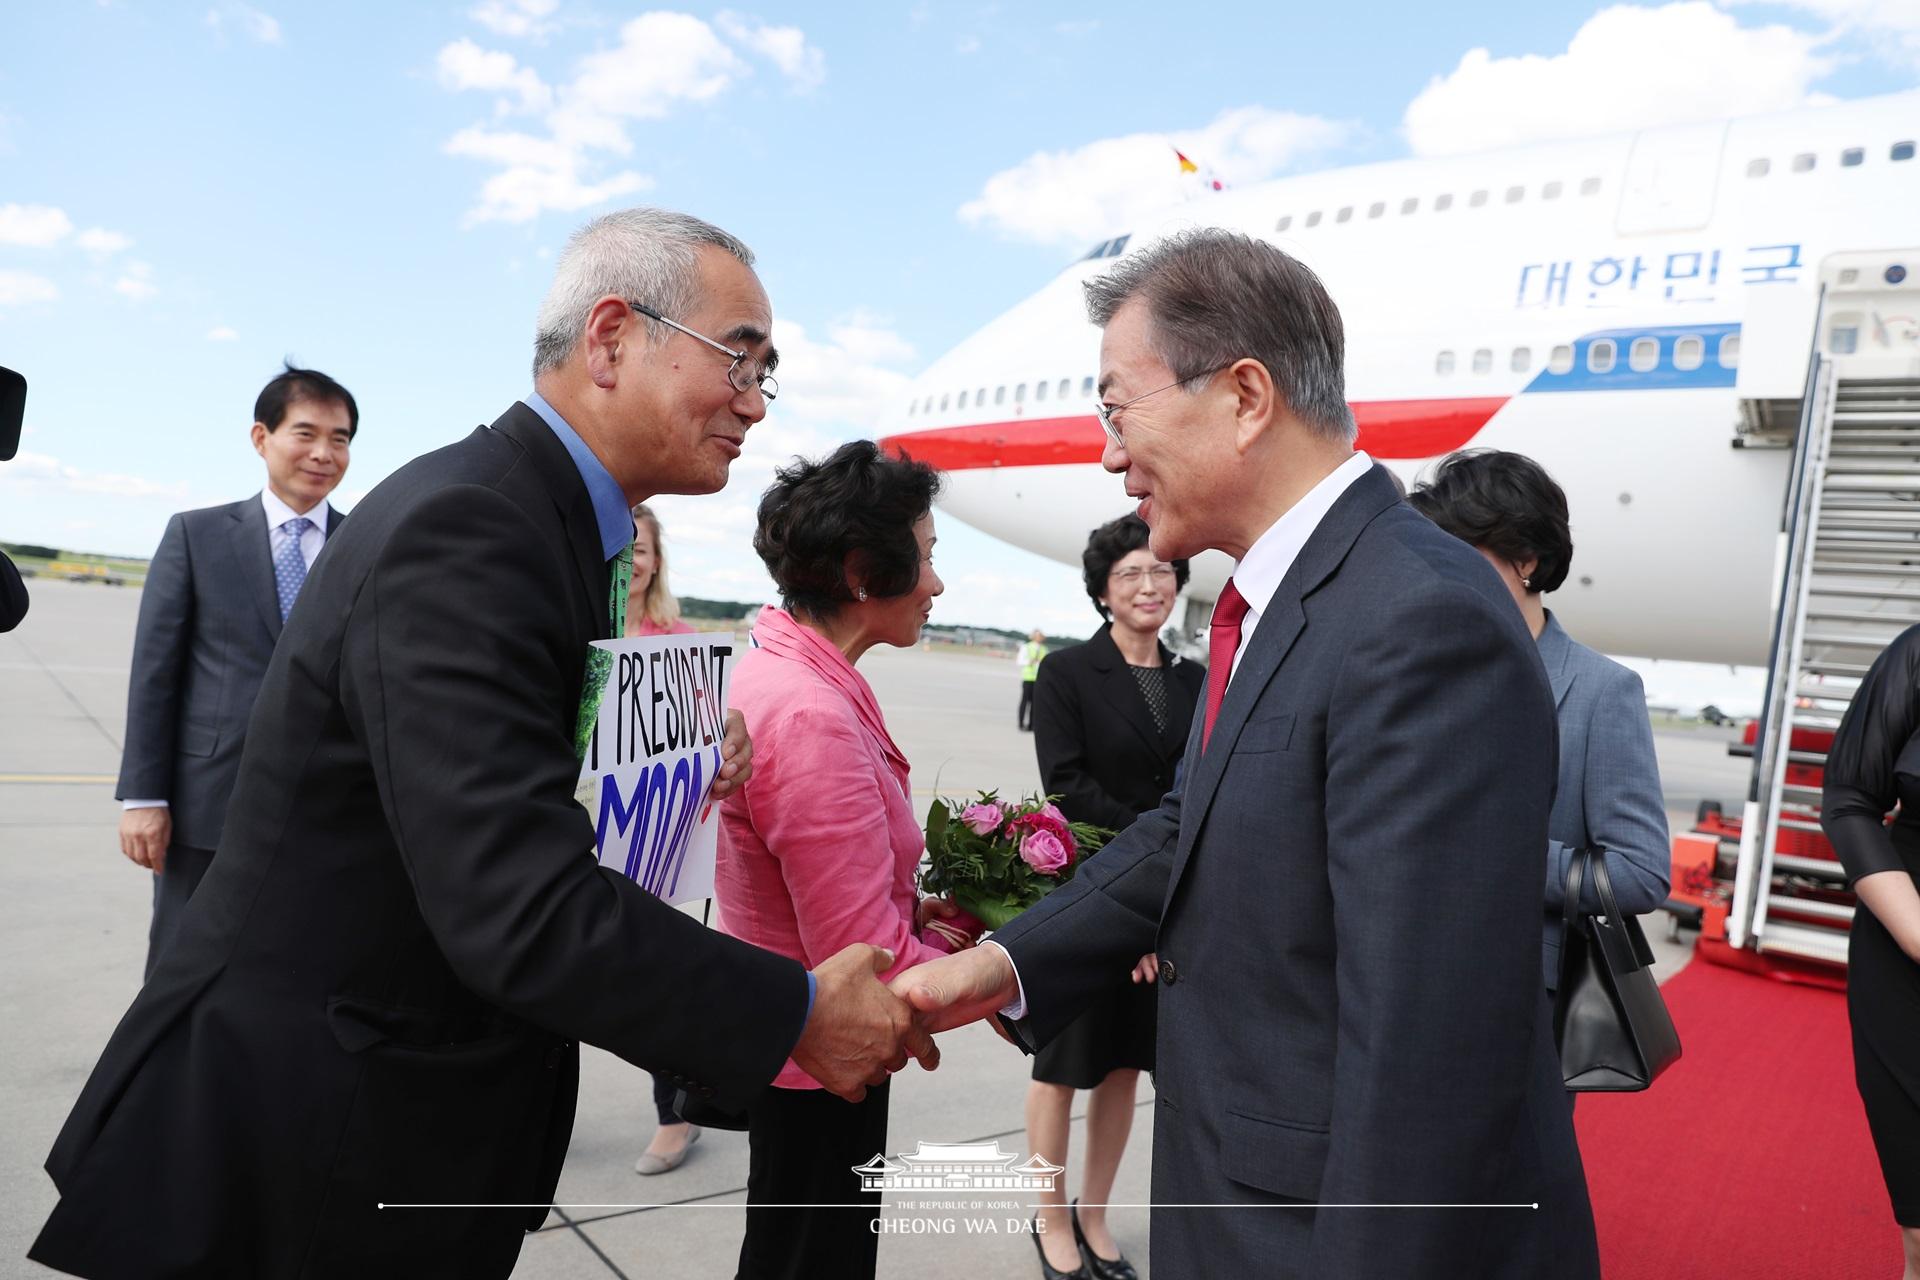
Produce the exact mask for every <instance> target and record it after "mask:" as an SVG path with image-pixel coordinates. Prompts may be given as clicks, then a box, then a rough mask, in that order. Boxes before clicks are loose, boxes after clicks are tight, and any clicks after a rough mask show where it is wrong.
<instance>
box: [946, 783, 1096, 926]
mask: <svg viewBox="0 0 1920 1280" xmlns="http://www.w3.org/2000/svg"><path fill="white" fill-rule="evenodd" d="M1112 838H1113V832H1111V831H1108V830H1105V829H1104V828H1101V827H1095V826H1091V825H1089V824H1087V823H1084V822H1068V821H1067V819H1066V815H1064V814H1062V813H1061V812H1060V810H1059V809H1057V808H1055V807H1054V804H1053V797H1051V796H1049V797H1047V798H1045V799H1040V798H1036V797H1028V798H1026V799H1024V800H1021V801H1019V802H1017V803H1009V802H1007V801H1004V800H1002V799H1000V797H999V795H998V794H996V793H994V792H991V791H986V792H982V793H981V794H980V797H979V799H977V800H975V801H974V802H973V803H971V804H968V805H965V806H964V807H962V806H961V805H959V804H958V803H957V802H952V803H950V802H948V801H945V800H935V801H934V802H933V807H932V808H931V809H929V810H928V811H927V867H926V870H924V871H923V872H921V875H920V887H921V888H922V889H924V890H926V892H928V893H931V894H939V895H944V896H946V897H949V898H951V899H952V900H953V901H954V903H955V904H956V905H958V906H959V907H960V909H961V912H962V914H961V915H959V916H954V917H948V918H946V919H940V918H935V919H933V920H931V921H929V922H928V924H927V926H926V929H925V930H924V933H926V934H927V935H928V937H927V942H928V944H929V945H932V946H942V945H944V946H945V947H946V948H947V949H948V950H953V951H957V950H960V949H961V948H963V947H966V946H969V945H971V944H972V942H973V941H974V939H976V938H978V937H979V936H980V934H982V933H984V932H985V931H986V930H988V929H998V928H1001V927H1002V926H1004V925H1005V924H1006V923H1007V922H1008V921H1009V920H1011V919H1013V918H1014V917H1015V916H1017V915H1019V914H1020V913H1021V912H1022V911H1025V910H1026V909H1027V908H1028V907H1031V906H1032V905H1033V904H1034V903H1036V902H1038V901H1040V899H1041V898H1043V897H1045V896H1046V895H1047V893H1048V892H1050V891H1051V890H1053V889H1055V888H1057V887H1058V886H1060V885H1062V884H1065V883H1066V882H1067V881H1068V880H1070V879H1072V878H1073V869H1074V867H1075V866H1077V865H1078V864H1079V862H1080V860H1081V859H1082V858H1086V857H1089V856H1091V855H1092V854H1093V853H1095V852H1097V851H1098V850H1099V849H1100V847H1101V846H1102V845H1104V844H1106V842H1107V841H1109V840H1111V839H1112Z"/></svg>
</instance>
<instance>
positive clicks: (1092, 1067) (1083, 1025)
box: [1033, 977, 1159, 1089]
mask: <svg viewBox="0 0 1920 1280" xmlns="http://www.w3.org/2000/svg"><path fill="white" fill-rule="evenodd" d="M1154 986H1155V984H1154V983H1151V982H1135V981H1133V979H1132V978H1131V977H1127V978H1122V979H1121V980H1120V983H1119V985H1118V986H1116V987H1113V988H1111V989H1110V990H1109V991H1107V993H1106V994H1105V995H1102V996H1101V997H1100V998H1099V999H1097V1000H1095V1001H1094V1002H1093V1004H1091V1005H1090V1006H1088V1008H1087V1011H1086V1012H1085V1013H1083V1014H1081V1015H1080V1016H1079V1017H1078V1018H1075V1019H1074V1020H1073V1021H1072V1022H1070V1023H1068V1024H1067V1027H1066V1029H1065V1030H1064V1031H1062V1032H1061V1033H1060V1034H1059V1035H1057V1036H1055V1037H1054V1038H1053V1039H1052V1040H1051V1041H1049V1042H1048V1043H1047V1046H1046V1047H1045V1048H1044V1049H1042V1050H1040V1052H1038V1053H1036V1054H1034V1055H1033V1078H1034V1079H1035V1080H1038V1081H1040V1082H1042V1083H1043V1084H1059V1085H1066V1086H1068V1087H1069V1088H1074V1089H1092V1088H1094V1087H1096V1086H1097V1085H1099V1083H1100V1082H1101V1081H1102V1080H1105V1079H1106V1078H1107V1074H1108V1073H1109V1072H1112V1071H1118V1070H1120V1069H1121V1068H1123V1067H1130V1068H1133V1069H1135V1070H1138V1071H1151V1070H1153V1042H1154V1036H1155V1035H1156V1034H1157V1033H1158V1029H1159V1018H1158V1009H1159V997H1158V996H1157V995H1156V994H1155V992H1154Z"/></svg>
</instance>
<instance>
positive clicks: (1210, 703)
mask: <svg viewBox="0 0 1920 1280" xmlns="http://www.w3.org/2000/svg"><path fill="white" fill-rule="evenodd" d="M1246 616H1247V598H1246V597H1245V596H1243V595H1241V594H1240V588H1238V587H1236V586H1234V585H1233V579H1231V578H1229V579H1227V587H1226V590H1224V591H1222V592H1221V593H1220V598H1219V599H1218V600H1216V601H1214V602H1213V625H1212V627H1210V628H1209V629H1208V631H1207V722H1206V727H1205V728H1204V729H1202V730H1201V733H1200V749H1201V750H1202V751H1205V750H1206V749H1207V739H1209V738H1211V737H1212V736H1213V722H1214V720H1216V719H1217V718H1218V717H1219V715H1220V704H1221V703H1222V702H1225V701H1226V699H1227V679H1228V677H1229V676H1231V675H1232V674H1233V655H1234V654H1235V653H1237V652H1239V649H1240V624H1241V622H1242V621H1244V620H1245V619H1246Z"/></svg>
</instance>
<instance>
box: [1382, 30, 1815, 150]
mask: <svg viewBox="0 0 1920 1280" xmlns="http://www.w3.org/2000/svg"><path fill="white" fill-rule="evenodd" d="M1819 2H1829V0H1819ZM1830 2H1833V3H1838V0H1830ZM1823 43H1824V41H1823V38H1822V37H1820V36H1815V35H1809V34H1807V33H1805V32H1801V31H1796V30H1794V29H1793V28H1791V27H1787V26H1781V25H1777V24H1776V25H1770V26H1763V27H1742V26H1741V25H1740V24H1739V22H1738V20H1737V19H1735V18H1734V17H1733V15H1731V14H1728V13H1724V12H1722V11H1721V10H1719V9H1716V8H1714V7H1713V5H1711V4H1709V3H1706V0H1688V2H1687V3H1681V4H1669V5H1664V6H1662V7H1660V8H1657V9H1655V8H1643V7H1639V6H1635V5H1616V6H1614V7H1612V8H1609V9H1602V10H1601V11H1600V12H1599V13H1596V14H1595V15H1594V16H1593V17H1591V18H1589V19H1588V20H1587V21H1586V23H1585V24H1584V25H1583V26H1581V28H1580V29H1579V30H1578V31H1576V32H1575V33H1574V35H1573V39H1572V40H1570V41H1569V42H1568V44H1567V49H1566V52H1564V53H1557V54H1552V55H1540V54H1523V55H1520V56H1518V57H1511V58H1496V57H1494V56H1493V55H1492V54H1491V53H1489V52H1488V51H1487V50H1486V49H1470V50H1468V51H1467V53H1466V54H1465V56H1463V57H1462V58H1461V59H1460V64H1459V66H1457V67H1455V68H1454V70H1453V71H1452V72H1451V73H1450V74H1448V75H1445V76H1437V77H1435V78H1434V80H1433V81H1432V82H1431V83H1429V84H1428V85H1427V87H1426V88H1425V89H1424V90H1422V91H1421V93H1420V95H1419V96H1418V97H1416V98H1415V99H1414V100H1413V102H1412V103H1411V104H1410V105H1409V106H1408V107H1407V111H1406V116H1405V120H1404V122H1403V123H1404V126H1405V129H1406V135H1407V141H1408V143H1409V145H1410V146H1411V147H1412V149H1413V150H1414V152H1415V153H1416V154H1419V155H1453V154H1458V153H1460V152H1466V151H1479V150H1484V149H1486V148H1490V147H1502V146H1511V145H1515V144H1518V143H1525V142H1536V141H1542V140H1545V139H1550V138H1568V137H1582V136H1588V135H1593V134H1601V133H1617V132H1623V131H1627V130H1633V129H1642V128H1647V127H1649V126H1653V125H1662V124H1680V123H1685V122H1688V121H1695V120H1711V119H1718V118H1720V117H1723V116H1740V115H1751V114H1756V113H1759V112H1766V111H1779V110H1784V109H1787V108H1790V107H1796V106H1800V105H1802V104H1804V103H1807V102H1808V101H1810V100H1814V98H1815V95H1814V94H1813V93H1812V91H1811V85H1812V84H1813V82H1814V81H1815V80H1817V79H1819V78H1820V77H1821V76H1823V75H1825V74H1826V73H1827V72H1828V71H1829V70H1830V69H1831V68H1832V66H1833V61H1832V59H1831V58H1830V57H1829V56H1828V55H1827V54H1825V53H1823V52H1822V47H1823Z"/></svg>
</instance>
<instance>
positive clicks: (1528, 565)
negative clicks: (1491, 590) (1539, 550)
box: [1513, 556, 1540, 582]
mask: <svg viewBox="0 0 1920 1280" xmlns="http://www.w3.org/2000/svg"><path fill="white" fill-rule="evenodd" d="M1539 567H1540V557H1539V556H1529V557H1527V558H1526V559H1525V560H1515V561H1514V562H1513V571H1514V572H1515V573H1517V574H1519V575H1520V579H1521V581H1523V582H1524V581H1526V580H1528V579H1530V578H1532V577H1533V571H1534V570H1535V569H1538V568H1539Z"/></svg>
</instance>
